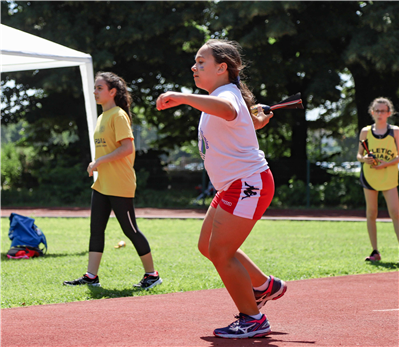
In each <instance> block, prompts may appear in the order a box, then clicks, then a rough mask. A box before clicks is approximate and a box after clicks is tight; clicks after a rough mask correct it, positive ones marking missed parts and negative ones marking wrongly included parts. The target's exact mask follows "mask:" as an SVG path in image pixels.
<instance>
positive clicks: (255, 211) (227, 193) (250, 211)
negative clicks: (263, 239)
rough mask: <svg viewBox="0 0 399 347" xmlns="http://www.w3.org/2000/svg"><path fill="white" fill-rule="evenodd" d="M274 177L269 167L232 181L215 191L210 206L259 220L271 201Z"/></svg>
mask: <svg viewBox="0 0 399 347" xmlns="http://www.w3.org/2000/svg"><path fill="white" fill-rule="evenodd" d="M273 195H274V179H273V175H272V173H271V171H270V169H268V170H266V171H263V172H261V173H260V174H254V175H252V176H250V177H248V178H244V179H239V180H237V181H234V182H233V183H232V184H231V185H230V187H229V188H228V189H227V190H224V191H219V192H217V193H216V195H215V197H214V198H213V200H212V203H211V206H212V207H214V208H217V206H218V205H219V206H220V207H221V208H222V209H223V210H225V211H227V212H229V213H231V214H233V215H235V216H238V217H243V218H247V219H253V220H259V219H260V218H261V217H262V215H263V214H264V213H265V211H266V209H267V208H268V207H269V205H270V203H271V202H272V199H273Z"/></svg>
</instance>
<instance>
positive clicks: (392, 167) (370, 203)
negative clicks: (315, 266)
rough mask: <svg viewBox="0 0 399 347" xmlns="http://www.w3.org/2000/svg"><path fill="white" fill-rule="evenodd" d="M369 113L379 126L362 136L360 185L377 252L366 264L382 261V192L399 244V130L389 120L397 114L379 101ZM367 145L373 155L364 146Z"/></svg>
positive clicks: (359, 152)
mask: <svg viewBox="0 0 399 347" xmlns="http://www.w3.org/2000/svg"><path fill="white" fill-rule="evenodd" d="M369 113H370V114H371V116H372V117H373V119H374V121H375V123H374V124H373V125H371V126H367V127H364V128H363V129H362V130H361V132H360V136H359V140H360V143H359V149H358V153H357V160H358V161H360V162H361V163H362V169H361V174H360V182H361V184H362V186H363V191H364V196H365V199H366V215H367V229H368V233H369V238H370V243H371V246H372V247H373V252H372V253H371V254H370V256H368V257H367V258H366V259H365V260H366V261H379V260H381V255H380V252H379V251H378V246H377V224H376V220H377V215H378V192H380V191H382V193H383V195H384V198H385V201H386V203H387V206H388V212H389V215H390V217H391V218H392V222H393V225H394V229H395V232H396V236H397V238H398V241H399V197H398V188H397V187H398V163H399V154H398V149H399V127H397V126H393V125H390V124H388V118H389V117H390V116H391V115H392V114H394V113H395V110H394V107H393V104H392V102H391V101H390V100H389V99H387V98H377V99H375V100H373V102H372V103H371V104H370V106H369ZM362 141H366V143H367V146H368V149H369V151H370V153H371V155H368V154H367V152H366V150H365V149H364V147H363V145H362V143H361V142H362Z"/></svg>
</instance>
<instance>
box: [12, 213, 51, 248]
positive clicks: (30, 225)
mask: <svg viewBox="0 0 399 347" xmlns="http://www.w3.org/2000/svg"><path fill="white" fill-rule="evenodd" d="M34 223H35V220H34V219H32V218H29V217H25V216H21V215H19V214H16V213H11V215H10V229H9V231H8V237H9V238H10V240H11V249H13V248H18V247H19V248H20V247H24V246H28V247H29V248H37V250H38V252H39V255H43V254H45V253H46V252H47V241H46V236H44V234H43V232H42V231H41V230H40V229H39V228H38V227H37V226H36V225H35V224H34ZM41 243H42V244H43V245H44V247H45V248H43V249H39V245H40V244H41ZM43 250H45V252H43Z"/></svg>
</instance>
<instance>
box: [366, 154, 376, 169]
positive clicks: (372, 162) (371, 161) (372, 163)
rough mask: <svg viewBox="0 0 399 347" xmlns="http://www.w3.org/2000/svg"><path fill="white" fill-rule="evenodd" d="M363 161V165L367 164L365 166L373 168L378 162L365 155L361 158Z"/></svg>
mask: <svg viewBox="0 0 399 347" xmlns="http://www.w3.org/2000/svg"><path fill="white" fill-rule="evenodd" d="M370 153H371V152H370ZM371 154H373V153H371ZM363 160H364V163H365V164H367V165H371V166H373V167H374V166H376V165H378V160H377V159H376V158H374V157H372V156H369V155H368V154H366V155H365V156H364V157H363Z"/></svg>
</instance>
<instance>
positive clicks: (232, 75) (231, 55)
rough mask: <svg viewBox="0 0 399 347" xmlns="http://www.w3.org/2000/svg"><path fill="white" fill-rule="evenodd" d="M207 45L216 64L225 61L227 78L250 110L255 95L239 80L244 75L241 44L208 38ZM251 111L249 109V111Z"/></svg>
mask: <svg viewBox="0 0 399 347" xmlns="http://www.w3.org/2000/svg"><path fill="white" fill-rule="evenodd" d="M205 45H207V46H208V47H209V48H210V49H211V50H212V55H213V57H214V58H215V61H216V62H217V63H218V64H221V63H226V64H227V71H228V73H229V80H230V82H231V83H234V84H235V85H236V86H237V87H238V89H240V91H241V94H242V97H243V98H244V101H245V103H246V105H247V107H248V110H249V111H250V108H251V106H252V105H254V104H255V102H256V100H255V96H254V95H253V94H252V92H251V91H250V90H249V88H248V87H247V86H246V84H245V83H243V82H242V81H241V78H240V75H241V77H245V75H244V74H243V72H242V70H243V69H244V68H245V65H244V63H243V61H242V58H241V54H240V52H241V46H240V45H239V44H238V43H237V42H235V41H227V40H216V39H211V40H208V41H207V42H206V43H205ZM250 112H251V111H250Z"/></svg>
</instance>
